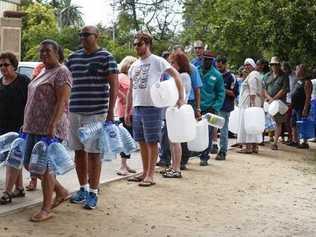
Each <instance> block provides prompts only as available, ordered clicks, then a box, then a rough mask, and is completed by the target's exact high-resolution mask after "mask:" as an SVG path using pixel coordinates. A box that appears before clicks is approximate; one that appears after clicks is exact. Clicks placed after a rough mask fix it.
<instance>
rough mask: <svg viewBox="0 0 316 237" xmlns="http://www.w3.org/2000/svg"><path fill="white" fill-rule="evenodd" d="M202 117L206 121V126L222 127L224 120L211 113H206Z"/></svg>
mask: <svg viewBox="0 0 316 237" xmlns="http://www.w3.org/2000/svg"><path fill="white" fill-rule="evenodd" d="M203 117H204V118H206V119H207V122H208V124H209V125H210V126H212V127H215V128H223V127H224V124H225V119H224V118H223V117H221V116H218V115H216V114H212V113H207V114H205V115H204V116H203Z"/></svg>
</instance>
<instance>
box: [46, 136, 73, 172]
mask: <svg viewBox="0 0 316 237" xmlns="http://www.w3.org/2000/svg"><path fill="white" fill-rule="evenodd" d="M47 157H48V159H49V161H50V162H51V163H52V165H53V168H54V171H55V174H57V175H64V174H66V173H67V172H69V171H70V170H72V169H73V168H74V167H75V164H74V161H73V159H72V158H71V156H70V154H69V152H68V151H67V149H66V148H65V147H64V146H63V144H61V143H59V142H58V141H57V140H52V141H51V143H50V144H49V145H48V148H47Z"/></svg>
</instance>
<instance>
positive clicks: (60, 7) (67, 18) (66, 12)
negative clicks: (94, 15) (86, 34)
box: [51, 0, 84, 28]
mask: <svg viewBox="0 0 316 237" xmlns="http://www.w3.org/2000/svg"><path fill="white" fill-rule="evenodd" d="M51 5H52V6H53V7H54V8H55V10H56V15H57V20H58V26H59V27H60V28H64V27H69V26H75V27H82V26H83V25H84V21H83V19H82V13H81V11H80V8H81V7H80V6H77V5H74V4H72V2H71V0H59V1H51Z"/></svg>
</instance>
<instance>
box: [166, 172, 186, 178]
mask: <svg viewBox="0 0 316 237" xmlns="http://www.w3.org/2000/svg"><path fill="white" fill-rule="evenodd" d="M162 176H163V177H164V178H182V175H181V172H180V171H175V170H171V171H170V172H166V173H164V174H163V175H162Z"/></svg>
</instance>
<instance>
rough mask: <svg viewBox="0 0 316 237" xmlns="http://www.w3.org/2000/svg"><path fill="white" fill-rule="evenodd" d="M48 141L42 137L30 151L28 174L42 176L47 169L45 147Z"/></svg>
mask: <svg viewBox="0 0 316 237" xmlns="http://www.w3.org/2000/svg"><path fill="white" fill-rule="evenodd" d="M48 143H49V139H48V138H47V137H43V138H42V139H41V140H40V141H39V142H37V143H36V144H35V145H34V147H33V150H32V155H31V160H30V172H31V173H33V174H36V175H43V174H44V173H45V172H46V170H47V167H48V159H47V146H48Z"/></svg>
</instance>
